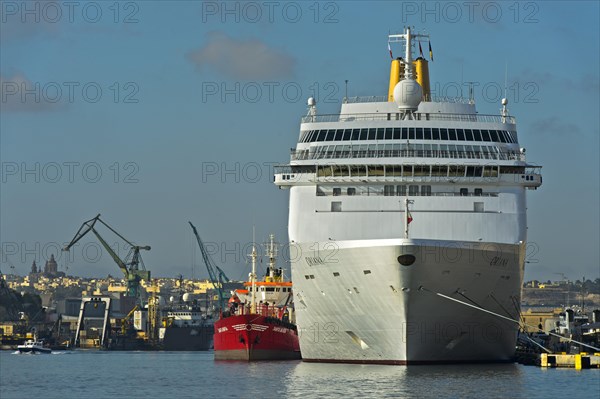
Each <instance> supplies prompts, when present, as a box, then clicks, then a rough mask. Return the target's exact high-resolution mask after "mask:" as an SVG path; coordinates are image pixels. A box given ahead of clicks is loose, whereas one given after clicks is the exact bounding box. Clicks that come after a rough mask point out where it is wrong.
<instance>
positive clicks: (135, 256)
mask: <svg viewBox="0 0 600 399" xmlns="http://www.w3.org/2000/svg"><path fill="white" fill-rule="evenodd" d="M97 222H100V223H101V224H103V225H104V226H105V227H106V228H108V229H109V230H110V231H112V232H113V233H115V234H116V235H117V236H118V237H119V238H121V239H122V240H123V241H125V242H126V243H127V244H128V245H129V246H130V249H129V253H128V254H127V256H126V257H125V260H121V258H119V256H118V255H117V254H116V253H115V251H114V250H113V249H112V248H111V247H110V245H108V243H107V242H106V241H105V240H104V238H102V236H100V234H99V233H98V231H96V229H95V228H94V227H95V226H96V223H97ZM90 231H91V232H92V233H94V235H95V236H96V238H97V239H98V241H100V244H102V246H103V247H104V249H105V250H106V252H108V253H109V255H110V256H111V257H112V258H113V260H114V261H115V263H116V264H117V265H118V266H119V269H121V271H122V272H123V274H124V276H125V280H126V282H127V296H129V297H134V298H136V300H137V301H138V302H140V301H141V290H140V281H141V280H146V281H148V282H149V281H150V271H149V270H146V266H144V261H143V260H142V256H141V254H140V250H145V251H149V250H150V246H148V245H145V246H141V245H134V244H133V243H132V242H131V241H129V240H128V239H126V238H125V237H123V236H122V235H121V234H119V233H117V231H116V230H115V229H113V228H112V227H110V226H109V225H108V224H106V223H105V222H104V221H103V220H102V219H100V214H98V215H97V216H96V217H95V218H92V219H90V220H87V221H85V222H83V224H82V225H81V227H80V228H79V230H77V233H75V237H73V239H72V240H71V242H70V243H69V244H68V245H67V246H66V247H64V248H63V251H68V250H69V249H71V247H72V246H73V245H75V244H76V243H77V242H78V241H79V240H81V239H82V238H83V236H85V235H86V234H87V233H89V232H90Z"/></svg>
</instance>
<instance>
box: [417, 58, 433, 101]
mask: <svg viewBox="0 0 600 399" xmlns="http://www.w3.org/2000/svg"><path fill="white" fill-rule="evenodd" d="M413 66H414V70H415V80H416V81H417V83H419V84H420V85H421V87H422V88H423V100H425V101H430V100H431V98H430V97H431V88H430V87H429V65H428V62H427V60H426V59H425V58H423V57H419V58H417V59H416V60H414V61H413Z"/></svg>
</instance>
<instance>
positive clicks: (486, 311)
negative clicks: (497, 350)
mask: <svg viewBox="0 0 600 399" xmlns="http://www.w3.org/2000/svg"><path fill="white" fill-rule="evenodd" d="M419 291H426V292H429V293H431V294H434V295H437V296H439V297H441V298H445V299H448V300H450V301H453V302H456V303H460V304H462V305H465V306H468V307H470V308H473V309H477V310H480V311H482V312H485V313H489V314H491V315H493V316H496V317H500V318H502V319H504V320H508V321H511V322H513V323H516V324H518V325H519V326H521V324H523V325H525V326H528V327H532V328H534V329H537V328H538V327H536V326H532V325H530V324H526V323H522V322H521V321H519V320H515V319H512V318H510V317H506V316H503V315H501V314H498V313H496V312H492V311H491V310H487V309H484V308H482V307H481V306H476V305H472V304H470V303H467V302H464V301H461V300H460V299H456V298H452V297H450V296H448V295H444V294H442V293H439V292H435V291H431V290H428V289H427V288H425V287H423V286H420V287H419ZM548 334H549V335H553V336H555V337H558V338H562V339H566V340H568V341H570V342H575V343H576V344H579V345H581V346H585V347H587V348H591V349H594V350H595V351H598V352H600V348H596V347H595V346H592V345H589V344H585V343H583V342H579V341H576V340H574V339H571V338H568V337H563V336H562V335H560V334H555V333H553V332H548Z"/></svg>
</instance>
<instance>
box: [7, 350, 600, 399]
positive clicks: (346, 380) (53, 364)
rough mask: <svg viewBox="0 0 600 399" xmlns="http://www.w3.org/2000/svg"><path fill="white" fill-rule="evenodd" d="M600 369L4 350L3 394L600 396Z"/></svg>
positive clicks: (97, 396)
mask: <svg viewBox="0 0 600 399" xmlns="http://www.w3.org/2000/svg"><path fill="white" fill-rule="evenodd" d="M599 392H600V370H598V369H595V370H574V369H541V368H538V367H534V366H522V365H519V364H480V365H443V366H411V367H403V366H379V365H350V364H316V363H303V362H301V361H279V362H255V363H245V362H226V361H221V362H216V361H214V360H213V352H104V351H84V350H80V351H64V352H60V351H59V352H54V353H53V354H51V355H20V354H18V353H15V352H12V351H0V398H2V399H13V398H16V399H25V398H45V399H52V398H61V399H64V398H95V399H104V398H106V399H108V398H115V397H125V398H130V397H138V398H161V399H162V398H200V397H201V398H227V397H231V398H240V397H244V398H285V397H298V398H317V397H319V398H330V397H369V398H386V397H393V398H427V397H430V398H481V397H486V398H553V397H558V396H567V397H569V398H570V399H573V398H598V397H599Z"/></svg>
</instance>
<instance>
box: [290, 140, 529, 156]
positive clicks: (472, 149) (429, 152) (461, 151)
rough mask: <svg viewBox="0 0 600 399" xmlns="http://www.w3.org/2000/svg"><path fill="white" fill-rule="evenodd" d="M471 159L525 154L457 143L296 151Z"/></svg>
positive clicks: (300, 152)
mask: <svg viewBox="0 0 600 399" xmlns="http://www.w3.org/2000/svg"><path fill="white" fill-rule="evenodd" d="M386 157H418V158H469V159H499V160H519V159H521V158H522V156H521V154H520V153H518V152H516V151H510V150H508V149H507V148H503V147H497V146H491V145H460V144H459V145H455V144H436V143H434V144H406V143H394V144H381V143H379V144H375V143H373V144H354V145H351V144H337V145H336V144H331V145H320V146H314V147H310V149H308V150H296V151H293V153H292V158H293V159H295V160H307V159H322V158H386Z"/></svg>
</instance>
